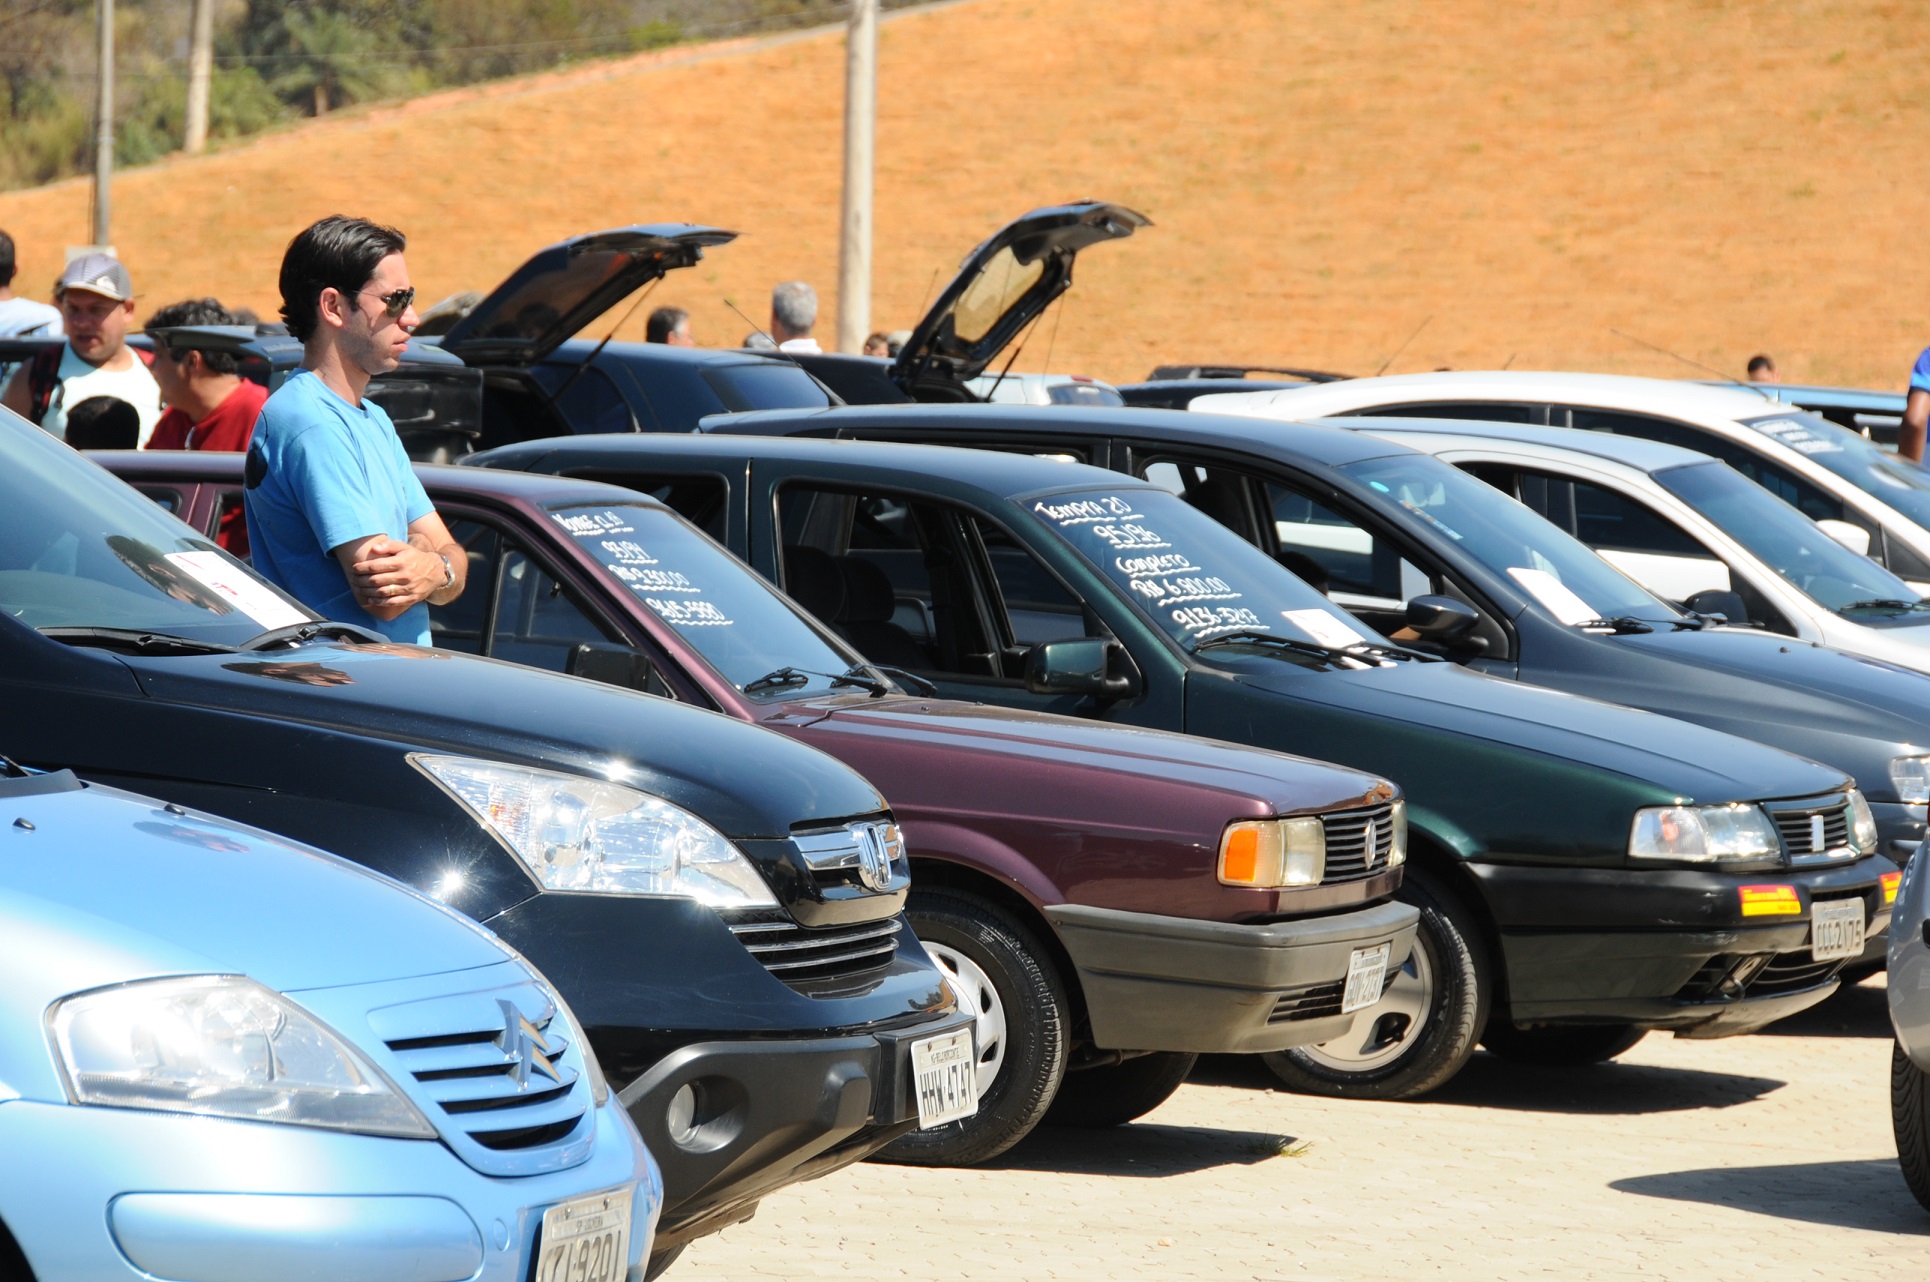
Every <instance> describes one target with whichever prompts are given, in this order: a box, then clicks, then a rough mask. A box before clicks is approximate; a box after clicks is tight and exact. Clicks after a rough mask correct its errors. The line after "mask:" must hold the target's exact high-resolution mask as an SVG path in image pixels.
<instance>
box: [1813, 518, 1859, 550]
mask: <svg viewBox="0 0 1930 1282" xmlns="http://www.w3.org/2000/svg"><path fill="white" fill-rule="evenodd" d="M1816 525H1817V528H1818V529H1820V530H1822V532H1823V533H1825V534H1827V535H1829V536H1830V537H1831V538H1832V539H1835V540H1836V541H1837V542H1838V543H1841V544H1842V545H1843V546H1844V547H1846V548H1848V549H1849V550H1850V551H1852V552H1854V553H1856V554H1857V555H1858V556H1868V555H1869V554H1870V532H1869V531H1868V530H1866V529H1864V528H1863V527H1862V526H1860V525H1851V524H1850V523H1849V522H1848V521H1832V520H1829V519H1828V518H1827V517H1826V518H1824V519H1823V520H1821V521H1818V522H1817V523H1816Z"/></svg>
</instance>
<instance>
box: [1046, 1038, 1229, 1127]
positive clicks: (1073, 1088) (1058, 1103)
mask: <svg viewBox="0 0 1930 1282" xmlns="http://www.w3.org/2000/svg"><path fill="white" fill-rule="evenodd" d="M1198 1060H1199V1056H1197V1055H1194V1054H1191V1053H1187V1052H1181V1051H1156V1052H1154V1053H1153V1054H1151V1055H1140V1056H1137V1057H1136V1058H1133V1059H1129V1060H1126V1061H1125V1062H1124V1063H1119V1064H1108V1065H1107V1066H1105V1067H1104V1068H1082V1069H1079V1070H1078V1071H1077V1072H1072V1073H1067V1074H1066V1079H1065V1081H1063V1082H1061V1083H1060V1084H1059V1097H1058V1098H1057V1099H1055V1100H1053V1101H1052V1107H1051V1108H1050V1109H1048V1110H1047V1111H1046V1115H1045V1124H1046V1125H1047V1126H1083V1127H1091V1128H1095V1129H1096V1128H1098V1127H1102V1126H1124V1125H1125V1124H1126V1123H1127V1122H1130V1121H1132V1120H1133V1119H1134V1118H1137V1117H1144V1116H1145V1115H1146V1114H1148V1113H1150V1112H1152V1111H1153V1110H1154V1109H1156V1108H1158V1107H1159V1106H1160V1105H1161V1104H1164V1103H1165V1102H1166V1101H1167V1100H1168V1099H1171V1098H1172V1095H1173V1092H1174V1091H1176V1090H1178V1089H1179V1088H1180V1084H1181V1083H1182V1082H1184V1081H1185V1080H1186V1075H1187V1074H1188V1073H1191V1072H1192V1071H1193V1065H1194V1064H1195V1063H1196V1062H1198Z"/></svg>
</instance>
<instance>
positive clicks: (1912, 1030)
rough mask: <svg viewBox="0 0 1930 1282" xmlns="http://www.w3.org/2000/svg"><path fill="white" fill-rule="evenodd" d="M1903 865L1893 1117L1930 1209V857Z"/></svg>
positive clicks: (1907, 1164) (1907, 1165)
mask: <svg viewBox="0 0 1930 1282" xmlns="http://www.w3.org/2000/svg"><path fill="white" fill-rule="evenodd" d="M1923 850H1924V848H1923V847H1922V846H1918V847H1917V850H1916V853H1915V854H1913V855H1911V856H1910V861H1909V862H1908V863H1906V864H1904V866H1903V877H1902V885H1901V886H1900V887H1899V888H1898V890H1897V896H1896V908H1895V909H1894V910H1893V911H1892V913H1891V915H1890V959H1889V961H1890V993H1889V995H1890V1025H1891V1027H1893V1028H1894V1029H1895V1030H1896V1049H1895V1050H1894V1051H1893V1052H1892V1054H1891V1057H1890V1121H1891V1124H1892V1125H1893V1126H1894V1127H1895V1129H1896V1151H1897V1160H1898V1162H1899V1164H1900V1165H1901V1166H1902V1167H1903V1178H1904V1181H1905V1182H1906V1183H1908V1184H1909V1186H1910V1191H1911V1192H1912V1193H1914V1194H1916V1198H1917V1201H1919V1202H1921V1203H1923V1205H1924V1209H1926V1210H1930V867H1927V866H1926V865H1930V859H1927V858H1926V857H1925V856H1924V853H1923Z"/></svg>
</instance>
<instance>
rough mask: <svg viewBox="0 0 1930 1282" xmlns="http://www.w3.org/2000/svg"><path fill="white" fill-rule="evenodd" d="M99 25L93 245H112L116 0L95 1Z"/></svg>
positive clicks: (95, 112) (95, 108) (95, 114)
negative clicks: (109, 231) (109, 234)
mask: <svg viewBox="0 0 1930 1282" xmlns="http://www.w3.org/2000/svg"><path fill="white" fill-rule="evenodd" d="M94 15H95V19H96V22H97V24H98V25H99V27H100V75H99V80H100V92H99V95H98V96H97V97H96V98H95V99H94V244H96V245H111V244H113V243H114V242H113V240H112V239H111V238H110V237H109V236H108V227H109V224H110V222H111V218H110V215H111V214H112V212H113V194H114V193H113V188H114V0H94Z"/></svg>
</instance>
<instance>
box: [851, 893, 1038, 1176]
mask: <svg viewBox="0 0 1930 1282" xmlns="http://www.w3.org/2000/svg"><path fill="white" fill-rule="evenodd" d="M905 911H906V915H907V916H909V917H910V918H911V927H912V930H914V931H915V932H917V935H918V938H919V940H920V941H921V942H922V943H923V944H924V945H925V951H926V952H928V953H930V954H931V959H932V961H933V962H935V963H937V965H938V969H939V970H940V971H942V972H943V973H944V975H945V979H946V981H947V982H948V983H949V984H950V985H951V987H952V992H953V993H954V994H955V995H956V996H957V998H958V1004H959V1005H960V1006H961V1007H962V1008H964V1009H965V1010H968V1011H970V1012H972V1016H973V1025H972V1042H973V1046H974V1047H975V1048H976V1050H977V1052H978V1081H977V1086H978V1112H977V1113H975V1114H973V1115H972V1116H971V1117H967V1118H964V1119H962V1120H960V1121H956V1122H948V1123H946V1124H945V1125H944V1126H939V1127H934V1128H933V1129H931V1130H929V1131H911V1132H908V1133H907V1134H905V1135H902V1136H900V1137H899V1138H898V1139H895V1140H893V1141H892V1142H891V1143H890V1144H888V1145H886V1146H885V1147H884V1148H883V1149H881V1150H880V1151H879V1152H878V1154H877V1156H878V1157H879V1158H881V1159H883V1160H885V1161H889V1162H908V1163H914V1164H917V1165H921V1166H970V1165H972V1164H973V1163H975V1162H983V1161H985V1160H986V1159H988V1158H992V1157H996V1156H998V1155H999V1154H1000V1153H1003V1152H1004V1151H1005V1150H1006V1149H1008V1148H1011V1147H1012V1146H1013V1145H1014V1144H1016V1143H1018V1142H1019V1141H1020V1140H1022V1139H1024V1138H1025V1137H1026V1135H1027V1134H1029V1133H1030V1132H1031V1130H1032V1128H1033V1127H1035V1126H1037V1125H1038V1124H1039V1119H1040V1118H1042V1117H1044V1116H1045V1111H1046V1109H1047V1108H1048V1107H1049V1106H1050V1105H1051V1103H1052V1097H1053V1096H1054V1095H1056V1094H1058V1091H1059V1082H1060V1079H1062V1078H1063V1077H1064V1076H1065V1070H1066V1057H1067V1053H1068V1050H1069V1046H1068V1032H1067V1030H1068V1027H1069V1026H1070V1024H1071V1013H1070V1010H1069V1008H1068V1005H1067V1002H1066V989H1065V982H1064V981H1063V980H1062V979H1060V977H1059V969H1058V967H1057V966H1056V965H1054V964H1053V962H1052V959H1051V958H1050V957H1049V956H1048V955H1047V953H1046V951H1045V949H1044V947H1043V946H1042V945H1040V943H1039V941H1038V939H1037V938H1036V937H1035V936H1034V935H1033V934H1032V932H1031V931H1030V930H1028V929H1026V928H1025V927H1024V926H1023V925H1021V924H1020V923H1019V922H1017V921H1015V920H1013V919H1012V917H1011V916H1010V915H1009V914H1007V913H1006V912H1004V911H1003V910H1001V909H999V908H997V907H995V906H994V905H992V904H990V903H988V902H986V901H985V900H983V899H979V898H978V897H977V896H974V895H969V894H965V893H963V892H959V891H952V890H927V891H918V890H914V891H913V892H912V894H911V901H910V903H909V904H908V905H907V906H906V910H905Z"/></svg>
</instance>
